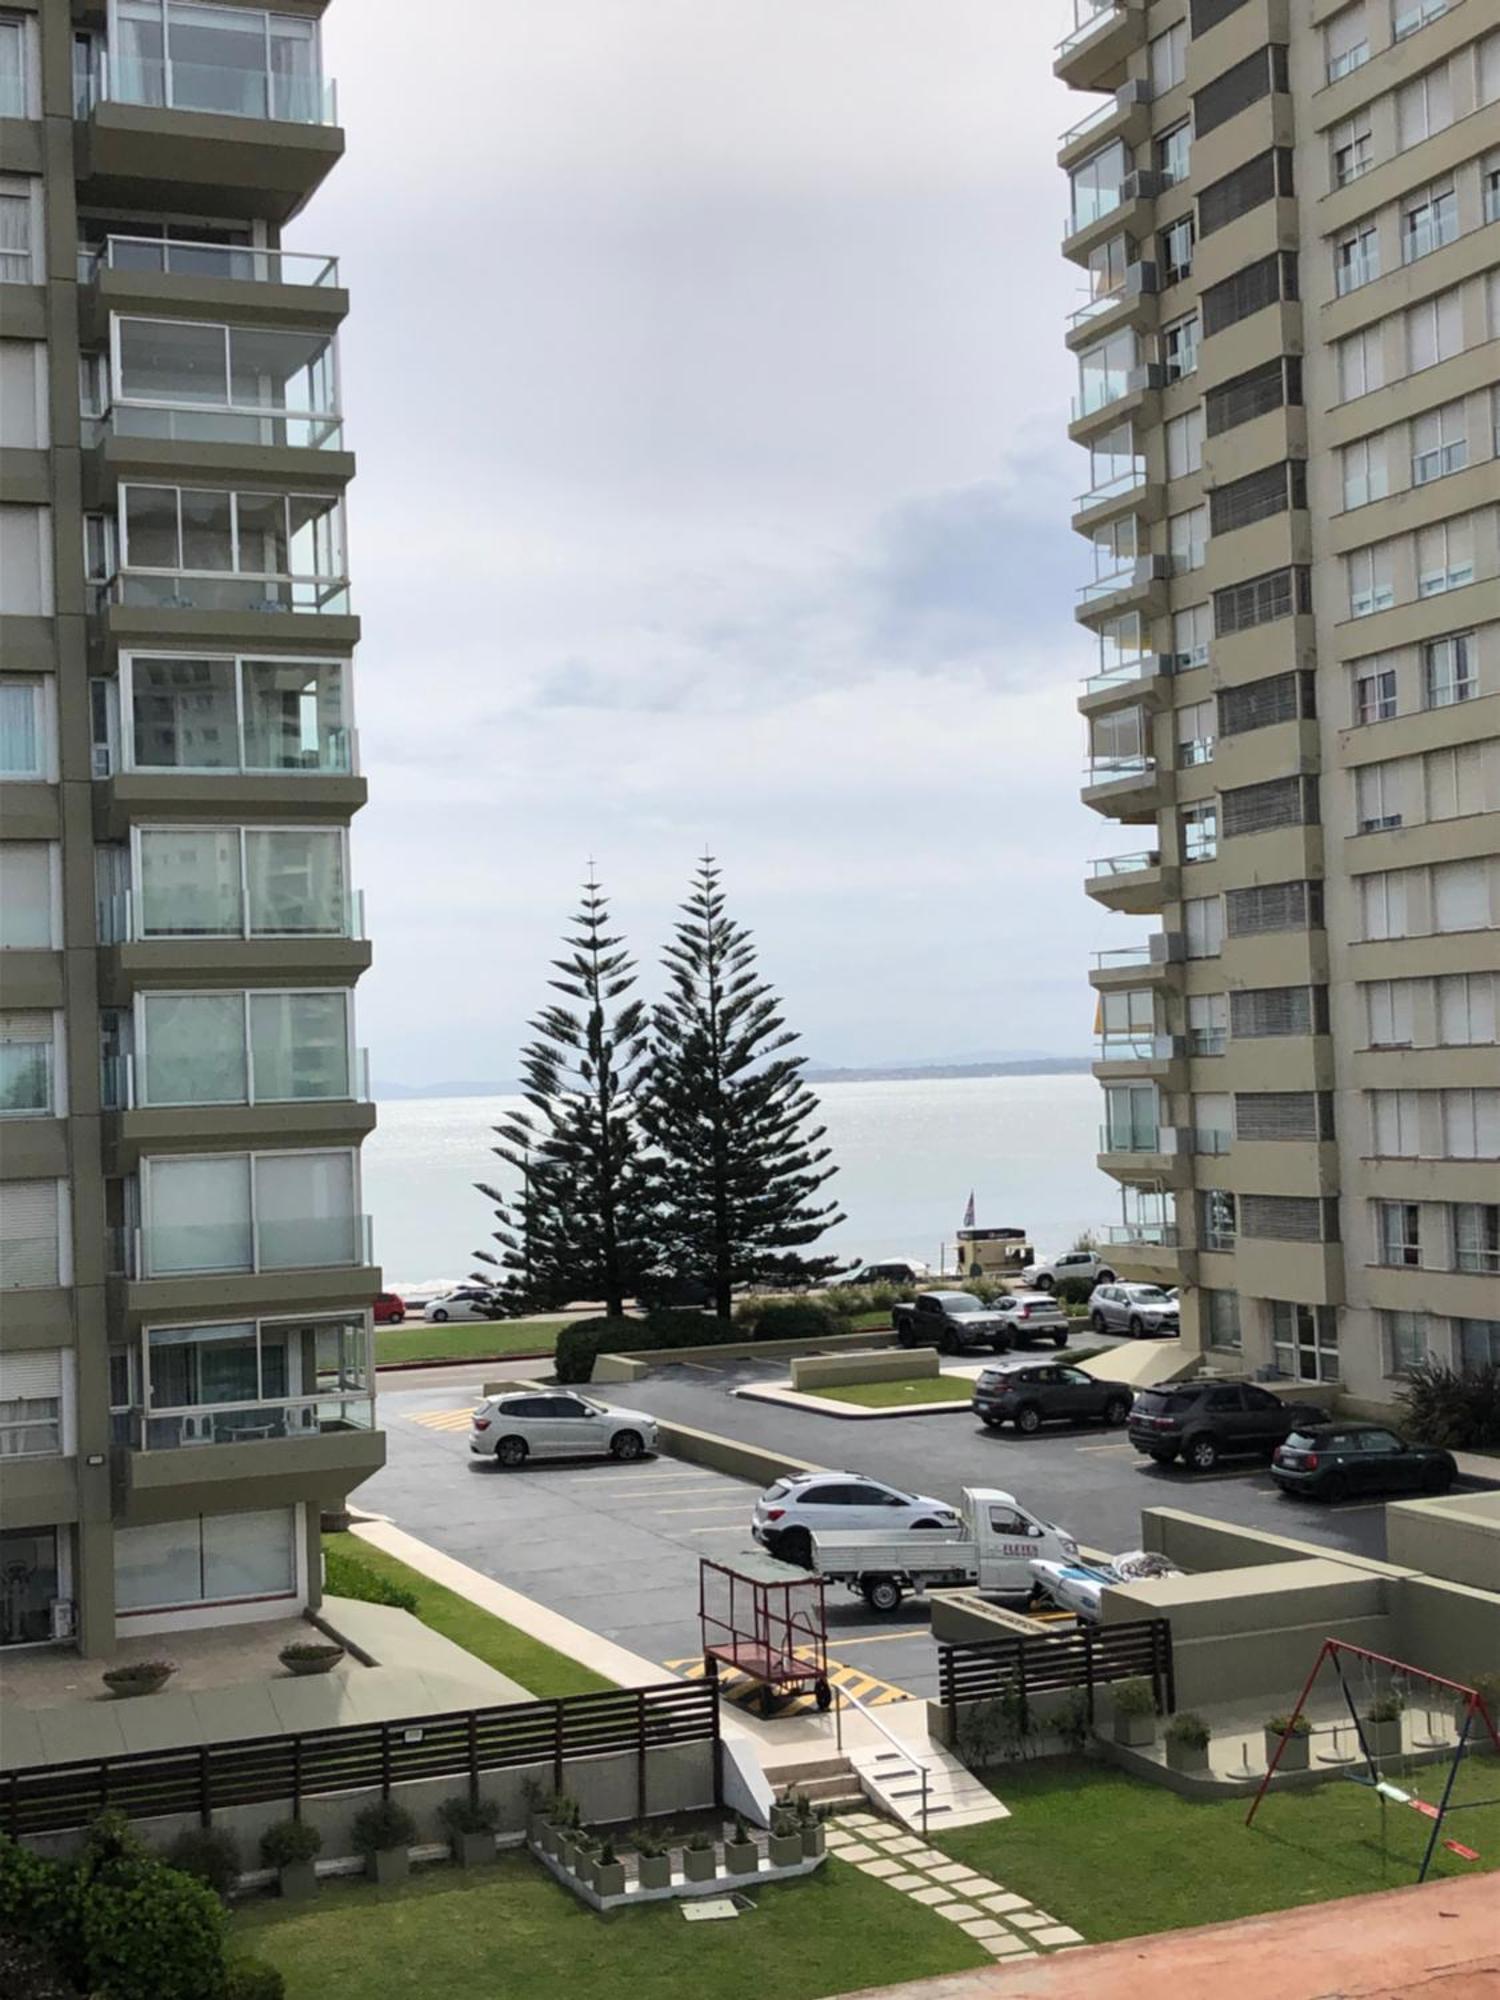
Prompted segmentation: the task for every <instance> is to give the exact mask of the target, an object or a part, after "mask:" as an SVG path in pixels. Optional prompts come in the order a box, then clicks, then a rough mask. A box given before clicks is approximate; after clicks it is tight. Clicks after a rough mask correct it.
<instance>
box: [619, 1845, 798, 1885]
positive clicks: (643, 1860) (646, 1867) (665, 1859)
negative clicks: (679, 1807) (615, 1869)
mask: <svg viewBox="0 0 1500 2000" xmlns="http://www.w3.org/2000/svg"><path fill="white" fill-rule="evenodd" d="M799 1852H800V1850H799ZM638 1861H639V1867H640V1882H641V1887H642V1888H643V1889H670V1888H671V1886H672V1857H671V1855H670V1854H642V1855H640V1856H639V1857H638Z"/></svg>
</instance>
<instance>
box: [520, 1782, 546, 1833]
mask: <svg viewBox="0 0 1500 2000" xmlns="http://www.w3.org/2000/svg"><path fill="white" fill-rule="evenodd" d="M521 1799H522V1803H523V1804H524V1805H525V1808H526V1839H527V1841H528V1843H529V1844H530V1845H531V1846H532V1847H541V1846H543V1845H545V1843H544V1841H543V1839H542V1830H543V1828H544V1827H545V1826H546V1824H547V1794H546V1792H545V1791H544V1790H543V1788H542V1787H541V1786H540V1785H539V1784H538V1783H537V1781H536V1779H535V1778H527V1779H526V1780H525V1781H524V1782H523V1784H522V1786H521Z"/></svg>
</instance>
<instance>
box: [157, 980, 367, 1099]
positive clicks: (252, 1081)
mask: <svg viewBox="0 0 1500 2000" xmlns="http://www.w3.org/2000/svg"><path fill="white" fill-rule="evenodd" d="M350 1001H351V995H350V994H349V993H348V992H347V991H346V990H344V989H338V990H335V991H330V992H318V991H312V992H301V993H298V992H254V993H145V994H142V995H141V996H140V997H139V999H138V1001H137V1014H136V1023H137V1033H136V1041H137V1044H138V1049H137V1054H136V1055H135V1058H134V1060H133V1065H132V1066H133V1070H134V1075H135V1086H136V1088H135V1095H136V1099H137V1101H138V1102H139V1103H140V1104H142V1105H175V1104H289V1103H302V1102H310V1101H316V1100H325V1099H338V1098H348V1097H351V1096H352V1095H353V1094H354V1087H355V1079H354V1074H353V1065H352V1063H351V1051H350V1047H349V1015H350Z"/></svg>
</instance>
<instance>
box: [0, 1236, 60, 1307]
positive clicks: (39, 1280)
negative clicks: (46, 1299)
mask: <svg viewBox="0 0 1500 2000" xmlns="http://www.w3.org/2000/svg"><path fill="white" fill-rule="evenodd" d="M59 1283H61V1275H60V1265H59V1261H58V1247H57V1234H56V1231H54V1232H53V1234H52V1235H51V1236H6V1237H3V1238H0V1292H37V1291H50V1290H51V1289H52V1288H53V1287H54V1286H56V1285H58V1284H59Z"/></svg>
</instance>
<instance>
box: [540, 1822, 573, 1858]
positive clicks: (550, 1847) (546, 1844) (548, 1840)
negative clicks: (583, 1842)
mask: <svg viewBox="0 0 1500 2000" xmlns="http://www.w3.org/2000/svg"><path fill="white" fill-rule="evenodd" d="M566 1832H567V1829H566V1827H561V1826H558V1825H557V1823H556V1822H555V1821H554V1820H550V1819H544V1820H543V1821H542V1823H541V1830H540V1832H539V1834H538V1836H537V1841H538V1845H539V1846H540V1848H541V1850H542V1852H543V1854H550V1855H552V1856H554V1857H557V1856H560V1855H561V1853H562V1847H563V1837H564V1835H565V1834H566Z"/></svg>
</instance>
